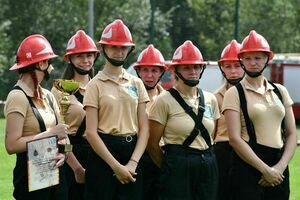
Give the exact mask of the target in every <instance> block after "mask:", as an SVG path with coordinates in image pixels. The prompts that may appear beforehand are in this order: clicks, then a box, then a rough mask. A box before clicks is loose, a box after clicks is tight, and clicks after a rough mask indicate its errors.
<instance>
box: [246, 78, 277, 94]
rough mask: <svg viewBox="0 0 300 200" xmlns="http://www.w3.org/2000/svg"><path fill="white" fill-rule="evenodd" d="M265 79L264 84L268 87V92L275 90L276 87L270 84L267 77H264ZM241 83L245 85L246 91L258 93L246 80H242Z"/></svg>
mask: <svg viewBox="0 0 300 200" xmlns="http://www.w3.org/2000/svg"><path fill="white" fill-rule="evenodd" d="M263 79H264V80H263V83H264V85H266V91H269V90H274V87H273V86H272V85H271V84H270V83H269V82H268V80H267V79H266V78H265V77H263ZM241 82H242V83H243V84H244V86H245V89H247V90H252V91H254V92H257V91H256V89H255V88H254V87H253V86H252V85H251V84H250V83H249V82H248V81H247V79H246V78H244V79H243V80H241Z"/></svg>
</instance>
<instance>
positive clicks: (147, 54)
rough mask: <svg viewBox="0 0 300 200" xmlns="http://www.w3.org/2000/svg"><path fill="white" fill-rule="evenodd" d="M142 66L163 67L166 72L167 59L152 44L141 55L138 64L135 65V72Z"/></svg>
mask: <svg viewBox="0 0 300 200" xmlns="http://www.w3.org/2000/svg"><path fill="white" fill-rule="evenodd" d="M140 66H145V67H150V66H158V67H163V68H164V70H167V66H166V64H165V59H164V57H163V55H162V54H161V52H160V51H159V50H158V49H156V48H155V47H154V46H153V45H152V44H150V45H149V46H148V47H147V48H146V49H144V50H143V51H142V52H141V53H140V55H139V57H138V59H137V61H136V63H134V64H133V67H134V69H135V70H136V69H137V68H138V67H140Z"/></svg>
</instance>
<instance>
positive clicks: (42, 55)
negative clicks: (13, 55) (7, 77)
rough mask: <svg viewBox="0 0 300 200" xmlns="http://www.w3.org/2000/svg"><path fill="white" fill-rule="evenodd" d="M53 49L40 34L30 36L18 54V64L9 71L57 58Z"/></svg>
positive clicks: (23, 42) (21, 45)
mask: <svg viewBox="0 0 300 200" xmlns="http://www.w3.org/2000/svg"><path fill="white" fill-rule="evenodd" d="M55 57H57V55H55V54H54V52H53V50H52V47H51V45H50V43H49V42H48V40H47V39H46V38H45V37H44V36H42V35H39V34H35V35H30V36H28V37H27V38H25V39H24V40H23V41H22V43H21V44H20V46H19V48H18V52H17V63H16V64H14V65H13V66H12V67H11V68H10V69H9V70H16V69H20V68H23V67H26V66H29V65H31V64H33V63H37V62H40V61H42V60H48V59H51V58H55Z"/></svg>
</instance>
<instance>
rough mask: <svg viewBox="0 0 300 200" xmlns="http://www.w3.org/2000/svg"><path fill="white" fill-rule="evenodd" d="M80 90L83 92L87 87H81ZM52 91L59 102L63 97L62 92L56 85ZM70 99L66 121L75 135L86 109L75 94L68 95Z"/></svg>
mask: <svg viewBox="0 0 300 200" xmlns="http://www.w3.org/2000/svg"><path fill="white" fill-rule="evenodd" d="M80 90H81V91H82V92H83V93H84V92H85V88H80ZM51 92H52V93H53V95H54V97H55V99H56V101H57V103H58V104H59V103H60V102H61V100H62V97H63V95H62V92H60V91H59V90H57V89H56V88H54V87H53V88H52V89H51ZM68 99H69V101H70V106H69V108H68V110H67V112H66V113H65V123H66V124H68V125H69V127H70V128H69V131H70V135H75V134H76V132H77V129H78V128H79V126H80V125H81V123H82V120H83V118H84V116H85V110H84V109H83V105H82V104H81V103H80V102H79V101H78V100H77V98H76V97H75V95H70V96H68Z"/></svg>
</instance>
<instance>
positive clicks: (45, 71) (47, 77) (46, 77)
mask: <svg viewBox="0 0 300 200" xmlns="http://www.w3.org/2000/svg"><path fill="white" fill-rule="evenodd" d="M49 67H50V64H48V67H47V68H46V69H44V70H41V69H40V68H37V67H36V68H35V69H36V70H38V71H41V72H44V80H45V81H48V80H49V79H50V74H49V72H48V69H49Z"/></svg>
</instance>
